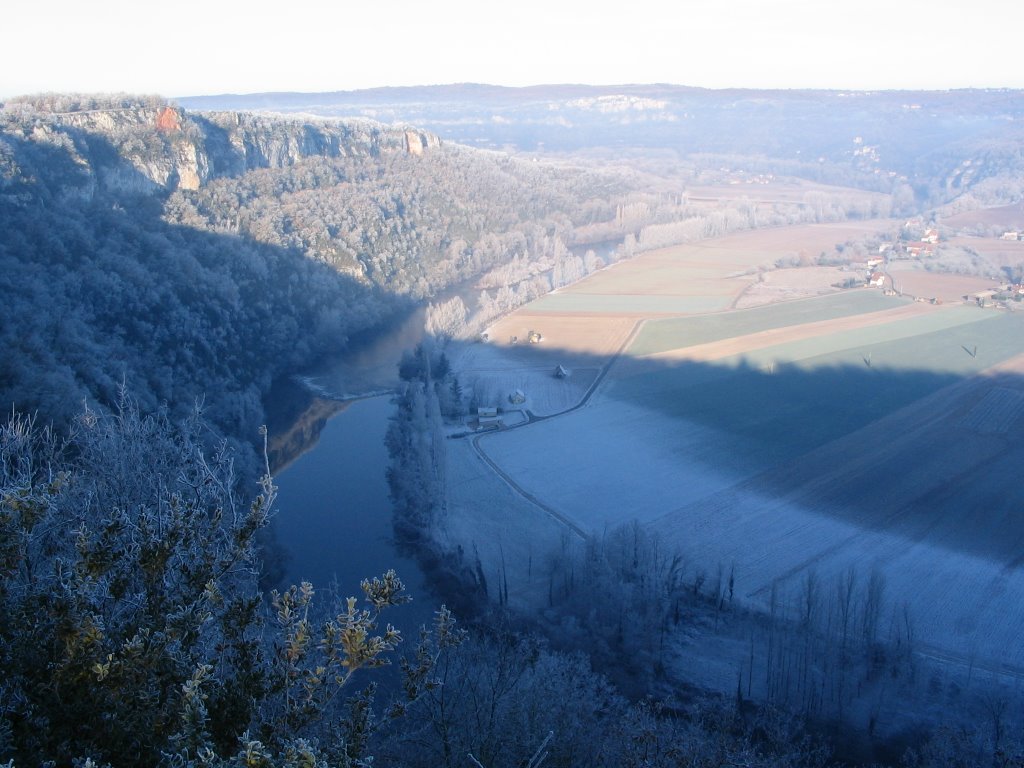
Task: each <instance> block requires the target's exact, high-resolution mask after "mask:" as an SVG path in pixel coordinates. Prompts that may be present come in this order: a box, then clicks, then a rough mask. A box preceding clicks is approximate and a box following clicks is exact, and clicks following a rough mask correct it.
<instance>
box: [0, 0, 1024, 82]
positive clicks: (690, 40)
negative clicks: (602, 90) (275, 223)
mask: <svg viewBox="0 0 1024 768" xmlns="http://www.w3.org/2000/svg"><path fill="white" fill-rule="evenodd" d="M3 19H4V31H5V34H4V35H3V43H2V44H0V98H2V97H6V96H12V95H16V94H23V93H39V92H48V91H75V92H130V93H147V94H151V93H153V94H161V95H163V96H167V97H175V96H194V95H205V94H219V93H255V92H261V91H307V92H313V91H336V90H354V89H360V88H371V87H378V86H389V85H392V86H393V85H432V84H440V83H464V82H476V83H490V84H495V85H511V86H518V85H536V84H549V83H588V84H595V85H615V84H623V83H653V82H659V83H674V84H679V85H692V86H701V87H705V88H728V87H750V88H834V89H844V90H845V89H859V90H880V89H904V88H910V89H918V88H920V89H928V90H943V89H948V88H1024V66H1021V64H1020V59H1019V50H1020V47H1019V46H1020V43H1019V39H1020V35H1021V29H1024V3H1021V2H1020V1H1019V0H971V2H969V3H967V2H964V3H953V2H948V1H947V0H858V1H857V2H849V0H629V1H628V2H618V3H614V4H613V3H610V2H605V1H604V0H587V1H586V2H583V1H582V0H516V2H513V3H510V2H504V3H488V2H487V0H416V1H415V2H413V1H412V0H389V1H388V2H381V3H371V2H369V0H361V1H360V2H353V0H333V1H332V2H322V1H314V0H290V1H289V2H287V3H286V2H282V0H276V1H274V2H270V1H269V0H244V2H243V1H240V0H175V1H174V2H159V3H149V2H138V0H132V2H123V1H121V0H48V2H45V3H43V2H33V1H32V0H24V1H23V2H16V3H11V4H9V5H8V7H6V8H5V9H4V12H3Z"/></svg>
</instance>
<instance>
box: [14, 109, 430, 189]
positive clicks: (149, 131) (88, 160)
mask: <svg viewBox="0 0 1024 768" xmlns="http://www.w3.org/2000/svg"><path fill="white" fill-rule="evenodd" d="M18 140H22V141H23V142H27V143H28V144H31V145H35V146H34V149H35V150H38V151H37V154H39V151H42V149H43V148H45V147H46V146H50V147H59V148H61V149H66V150H68V151H69V153H70V155H71V156H72V157H73V159H74V162H75V163H76V164H77V166H78V168H77V169H73V170H77V171H79V172H78V173H73V172H69V173H68V183H67V184H66V185H65V188H64V190H63V194H64V195H65V196H68V197H81V198H87V199H88V198H91V197H93V196H94V195H95V194H96V192H97V190H103V191H109V192H115V193H128V194H152V193H154V192H157V191H161V190H167V191H173V190H176V189H184V190H195V189H199V188H200V187H201V186H202V185H203V184H205V183H206V182H207V181H209V180H210V179H213V178H216V177H220V176H238V175H241V174H243V173H245V172H246V171H249V170H252V169H256V168H281V167H285V166H291V165H295V164H297V163H300V162H302V160H303V159H304V158H307V157H314V156H321V157H346V156H360V155H364V156H378V155H381V154H386V153H394V152H407V153H410V154H415V155H422V154H423V153H425V152H427V151H429V150H431V149H435V148H437V147H439V146H440V140H439V139H438V137H437V136H435V135H433V134H429V133H425V132H423V131H418V130H414V129H410V128H405V127H400V128H391V127H388V126H384V125H382V124H379V123H374V122H372V121H369V120H344V121H342V120H323V119H301V118H295V117H283V116H282V117H277V116H271V115H257V114H251V113H239V112H214V113H190V112H187V111H185V110H183V109H181V108H178V107H174V106H170V105H166V104H163V105H159V104H156V105H154V104H137V105H133V106H130V107H112V108H99V109H74V110H70V111H55V110H52V109H46V108H40V105H35V104H33V103H32V102H31V101H19V102H14V103H8V104H5V105H2V107H0V193H3V192H4V191H5V187H10V186H11V185H12V179H13V176H14V174H7V175H5V174H4V166H5V162H4V161H5V157H7V158H11V157H13V156H14V155H15V154H16V153H17V150H18V149H19V147H20V148H21V149H24V148H25V146H26V145H25V144H20V143H19V141H18ZM15 165H18V166H20V164H11V166H12V167H14V166H15Z"/></svg>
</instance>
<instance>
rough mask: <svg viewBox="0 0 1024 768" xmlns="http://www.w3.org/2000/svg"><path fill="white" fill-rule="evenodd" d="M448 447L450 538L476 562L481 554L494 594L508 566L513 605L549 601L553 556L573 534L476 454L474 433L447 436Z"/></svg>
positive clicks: (469, 560) (447, 529) (447, 519)
mask: <svg viewBox="0 0 1024 768" xmlns="http://www.w3.org/2000/svg"><path fill="white" fill-rule="evenodd" d="M446 448H447V469H446V478H445V482H446V491H447V493H446V497H447V502H448V507H447V514H446V517H445V521H444V529H445V534H446V536H447V537H448V542H449V543H450V544H451V545H452V546H453V547H458V546H461V547H462V549H463V552H464V553H465V554H464V556H465V558H466V562H467V563H468V564H470V565H471V566H472V564H473V563H474V561H475V559H476V558H477V557H479V558H480V562H481V566H482V568H483V571H484V577H485V578H486V579H487V584H488V593H489V595H490V597H491V599H495V597H496V595H497V588H498V584H499V583H500V581H501V578H502V571H503V570H504V577H505V578H506V579H507V581H508V591H509V602H510V603H511V604H512V605H514V606H520V607H537V606H542V605H544V604H545V601H546V598H547V589H548V575H549V573H550V570H551V558H552V557H554V556H556V555H557V553H558V552H559V550H560V548H561V546H562V543H563V539H567V538H568V535H567V533H566V529H565V527H564V526H563V525H562V524H561V523H558V522H556V521H555V520H554V519H553V518H551V517H550V516H548V515H547V514H545V513H544V512H543V511H541V510H540V509H539V508H538V507H537V506H536V505H534V504H532V503H530V502H529V501H527V500H526V499H524V498H523V497H522V496H520V495H519V494H518V493H516V492H515V491H513V490H512V488H511V487H509V485H508V484H506V483H505V482H504V481H502V480H501V479H500V478H499V477H498V476H497V475H496V474H495V473H494V471H493V470H492V469H491V468H490V467H489V466H487V465H486V464H485V463H484V462H483V460H482V459H481V458H480V457H479V456H478V455H477V454H476V452H475V451H474V449H473V444H472V442H471V439H469V438H465V439H460V440H447V441H446ZM565 545H566V546H572V542H571V541H566V542H565ZM503 564H504V569H503V567H502V566H503Z"/></svg>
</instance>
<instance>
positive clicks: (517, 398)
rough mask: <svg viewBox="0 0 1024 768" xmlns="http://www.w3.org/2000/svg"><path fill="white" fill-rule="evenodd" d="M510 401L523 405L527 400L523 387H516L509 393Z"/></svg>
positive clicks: (513, 403)
mask: <svg viewBox="0 0 1024 768" xmlns="http://www.w3.org/2000/svg"><path fill="white" fill-rule="evenodd" d="M508 401H509V402H510V403H512V405H522V404H523V403H525V402H526V393H525V392H523V390H521V389H514V390H512V392H511V394H509V396H508Z"/></svg>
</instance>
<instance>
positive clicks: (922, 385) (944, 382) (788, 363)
mask: <svg viewBox="0 0 1024 768" xmlns="http://www.w3.org/2000/svg"><path fill="white" fill-rule="evenodd" d="M778 308H779V309H782V308H783V307H782V306H780V307H778ZM975 346H976V347H977V352H976V356H974V355H972V354H971V353H972V352H974V348H975ZM1022 353H1024V314H1017V315H1014V314H1003V313H999V314H996V313H987V312H983V311H980V310H974V309H970V308H964V310H963V311H959V310H951V311H945V312H941V313H936V314H935V315H928V316H919V317H911V318H906V319H903V320H901V321H899V322H894V323H889V324H886V325H882V326H873V327H869V328H865V329H857V330H853V331H844V332H840V333H835V334H831V335H829V336H825V337H819V338H814V339H805V340H801V341H795V342H790V343H787V344H780V345H777V346H773V347H768V348H765V349H761V350H758V351H756V352H754V353H751V354H747V355H743V356H737V357H731V358H725V359H723V360H721V361H718V362H716V363H714V364H708V363H666V366H665V367H664V368H661V369H658V370H655V371H651V372H645V373H642V374H637V375H634V376H630V377H627V378H624V379H621V380H618V381H615V382H612V383H611V384H610V386H609V389H608V394H609V395H610V396H611V397H613V398H620V399H623V400H627V401H631V402H635V403H637V404H641V405H643V406H645V407H647V408H651V409H654V410H657V411H659V412H662V413H664V414H666V415H667V416H671V417H676V418H681V419H686V420H691V421H695V422H698V423H702V424H704V425H706V426H710V427H713V428H714V429H716V430H720V432H721V433H722V434H723V439H724V442H723V444H722V446H720V448H721V449H722V450H723V451H724V452H727V453H731V454H732V455H733V458H734V459H735V458H740V457H743V458H746V459H755V460H756V461H758V463H760V462H762V461H767V462H770V463H775V462H778V461H780V460H786V459H790V458H793V457H795V456H798V455H800V454H802V453H804V452H807V451H809V450H812V449H814V448H816V447H818V446H820V445H823V444H824V443H826V442H828V441H830V440H834V439H836V438H839V437H841V436H842V435H844V434H847V433H849V432H852V431H853V430H855V429H858V428H860V427H863V426H865V425H867V424H869V423H870V422H872V421H875V420H876V419H879V418H881V417H883V416H886V415H887V414H889V413H892V412H894V411H896V410H898V409H899V408H902V407H904V406H906V405H909V404H910V403H912V402H914V401H915V400H918V399H920V398H922V397H925V396H927V395H929V394H931V393H933V392H935V391H937V390H939V389H941V388H942V387H945V386H948V385H949V384H952V383H954V382H956V381H958V380H960V379H962V378H964V377H967V376H971V375H974V374H977V373H978V372H980V371H982V370H984V369H985V368H988V367H990V366H992V365H995V364H996V363H999V362H1001V361H1003V360H1005V359H1007V358H1009V357H1011V356H1013V355H1017V354H1022Z"/></svg>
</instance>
